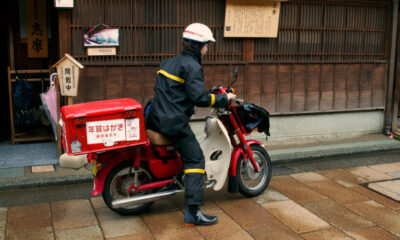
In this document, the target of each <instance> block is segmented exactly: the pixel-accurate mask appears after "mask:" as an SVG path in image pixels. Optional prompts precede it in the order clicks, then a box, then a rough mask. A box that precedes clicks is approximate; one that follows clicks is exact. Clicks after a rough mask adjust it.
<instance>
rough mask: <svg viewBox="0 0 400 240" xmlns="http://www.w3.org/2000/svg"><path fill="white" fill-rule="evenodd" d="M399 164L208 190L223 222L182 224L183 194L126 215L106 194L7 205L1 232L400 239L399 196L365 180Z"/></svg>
mask: <svg viewBox="0 0 400 240" xmlns="http://www.w3.org/2000/svg"><path fill="white" fill-rule="evenodd" d="M399 174H400V160H399V161H398V162H394V163H386V164H379V165H370V166H361V167H355V168H344V169H343V168H342V169H331V170H322V171H315V172H303V173H296V174H291V175H283V176H274V177H272V180H271V183H270V185H269V187H268V189H267V190H266V191H265V192H264V193H263V194H262V195H260V196H258V197H255V198H252V199H249V198H245V197H243V196H242V195H240V194H229V193H227V192H226V191H220V192H213V191H207V192H206V201H205V205H204V206H202V210H203V211H204V212H205V213H207V214H215V215H217V216H218V217H219V222H218V223H217V224H215V225H212V226H208V227H184V226H183V207H184V205H183V197H182V196H174V197H171V198H168V199H165V200H163V201H159V202H156V203H155V204H154V205H153V206H152V207H151V208H150V211H149V212H147V213H144V214H141V215H137V216H119V215H117V214H115V213H113V212H112V211H111V210H109V209H108V208H107V207H106V206H105V204H104V202H103V200H102V198H99V197H96V198H91V199H78V200H70V201H59V202H50V203H43V204H37V205H28V206H14V207H8V208H0V239H60V240H63V239H84V240H91V239H113V240H125V239H190V240H194V239H240V240H242V239H279V240H282V239H284V240H286V239H306V240H314V239H315V240H321V239H357V240H359V239H371V240H376V239H379V240H388V239H400V203H399V202H396V201H393V200H391V199H389V198H387V197H385V196H383V195H380V194H378V193H376V192H375V191H372V190H369V189H367V188H365V187H364V186H362V185H360V184H364V183H367V182H371V181H373V182H375V181H382V180H391V179H392V180H394V181H393V182H394V184H393V185H392V186H389V185H385V186H386V187H387V188H389V189H390V190H391V191H393V192H395V193H397V194H400V190H399V189H400V186H399V184H398V182H399V181H396V177H398V176H399Z"/></svg>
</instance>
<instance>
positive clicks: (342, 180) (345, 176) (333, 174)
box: [318, 169, 367, 187]
mask: <svg viewBox="0 0 400 240" xmlns="http://www.w3.org/2000/svg"><path fill="white" fill-rule="evenodd" d="M318 173H319V174H321V175H323V176H325V177H327V178H329V179H331V180H333V181H335V182H337V183H339V184H340V185H343V186H345V187H354V186H358V185H359V184H360V183H365V182H367V180H365V179H363V178H361V177H359V176H356V175H353V174H349V172H347V171H346V170H343V169H333V170H325V171H320V172H318Z"/></svg>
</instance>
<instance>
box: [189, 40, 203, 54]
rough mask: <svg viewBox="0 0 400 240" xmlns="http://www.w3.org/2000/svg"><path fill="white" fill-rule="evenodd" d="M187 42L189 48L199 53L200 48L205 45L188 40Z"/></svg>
mask: <svg viewBox="0 0 400 240" xmlns="http://www.w3.org/2000/svg"><path fill="white" fill-rule="evenodd" d="M188 41H189V43H190V46H191V47H192V48H193V49H196V50H198V51H199V52H200V51H201V49H202V48H203V47H204V45H205V43H202V42H197V41H193V40H191V39H188Z"/></svg>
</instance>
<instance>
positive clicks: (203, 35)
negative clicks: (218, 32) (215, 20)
mask: <svg viewBox="0 0 400 240" xmlns="http://www.w3.org/2000/svg"><path fill="white" fill-rule="evenodd" d="M183 38H184V39H186V40H193V41H195V42H200V43H207V42H215V39H214V37H213V34H212V32H211V29H210V28H209V27H207V26H206V25H204V24H202V23H192V24H190V25H189V26H187V27H186V29H185V31H183Z"/></svg>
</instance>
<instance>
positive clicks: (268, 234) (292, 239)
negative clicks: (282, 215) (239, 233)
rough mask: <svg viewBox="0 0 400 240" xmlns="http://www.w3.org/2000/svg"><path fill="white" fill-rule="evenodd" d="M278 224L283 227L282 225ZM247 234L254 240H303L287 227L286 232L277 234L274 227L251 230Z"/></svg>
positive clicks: (280, 231)
mask: <svg viewBox="0 0 400 240" xmlns="http://www.w3.org/2000/svg"><path fill="white" fill-rule="evenodd" d="M276 221H278V220H276ZM278 222H279V221H278ZM280 224H281V225H283V224H282V223H280ZM247 232H248V233H249V234H250V235H251V236H252V237H253V238H254V239H256V240H282V239H285V240H303V238H302V237H300V236H299V235H297V234H296V233H294V232H293V231H292V230H291V229H290V228H288V227H287V230H286V231H282V229H280V230H279V232H275V228H274V227H270V228H268V229H266V228H262V227H258V228H252V229H250V230H248V231H247Z"/></svg>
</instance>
